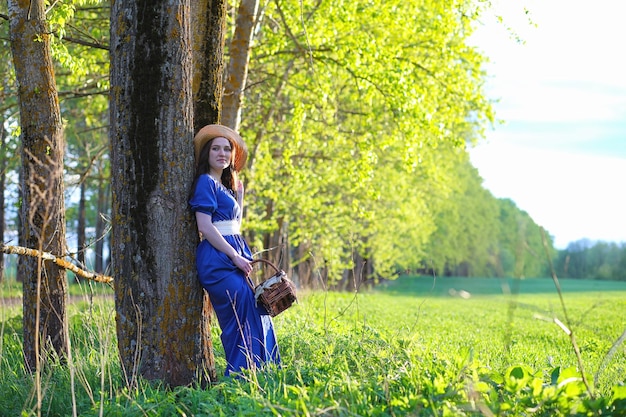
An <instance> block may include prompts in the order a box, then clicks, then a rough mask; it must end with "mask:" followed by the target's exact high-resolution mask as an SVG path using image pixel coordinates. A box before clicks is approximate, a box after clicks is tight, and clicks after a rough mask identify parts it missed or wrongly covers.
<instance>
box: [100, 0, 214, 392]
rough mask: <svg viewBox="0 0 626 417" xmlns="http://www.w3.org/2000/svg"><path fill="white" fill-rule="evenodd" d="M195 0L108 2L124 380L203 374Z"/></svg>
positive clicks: (179, 380)
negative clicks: (195, 181) (194, 194)
mask: <svg viewBox="0 0 626 417" xmlns="http://www.w3.org/2000/svg"><path fill="white" fill-rule="evenodd" d="M189 23H190V3H189V0H183V1H180V2H171V1H166V0H154V1H152V2H146V1H143V0H128V1H124V2H122V1H114V2H112V7H111V48H110V49H111V104H110V105H111V107H110V112H111V113H110V116H111V117H110V119H111V132H110V136H111V177H112V194H113V202H112V203H113V204H112V207H113V209H112V226H113V229H112V242H111V243H112V245H111V246H112V262H111V265H112V273H113V276H114V278H115V301H116V310H117V335H118V345H119V351H120V356H121V360H122V365H123V368H124V372H125V373H126V377H127V382H128V383H129V384H133V383H134V382H135V378H136V377H137V376H138V375H141V376H143V377H145V378H147V379H150V380H155V379H160V380H162V381H164V382H165V383H166V384H168V385H171V386H175V385H186V384H189V383H192V382H194V381H195V380H197V377H199V376H200V377H202V376H206V375H207V374H206V373H205V370H206V369H207V366H209V365H208V364H209V363H210V362H211V361H210V357H209V356H210V355H211V352H209V351H207V350H206V349H203V343H202V341H203V338H206V337H208V335H207V334H206V332H207V330H208V328H207V327H206V326H203V322H202V291H201V287H200V284H199V283H198V280H197V277H196V269H195V248H196V244H197V243H198V233H197V230H196V228H195V223H194V222H193V219H192V216H191V213H190V211H189V210H188V207H187V199H188V195H189V190H190V187H191V181H192V177H193V160H194V157H193V148H192V138H193V133H194V129H193V128H194V126H193V103H192V98H193V95H192V55H191V47H192V42H191V36H190V24H189Z"/></svg>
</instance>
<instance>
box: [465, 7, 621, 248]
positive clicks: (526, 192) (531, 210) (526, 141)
mask: <svg viewBox="0 0 626 417" xmlns="http://www.w3.org/2000/svg"><path fill="white" fill-rule="evenodd" d="M494 4H495V8H494V10H493V11H491V12H489V13H488V14H487V15H485V17H484V19H482V21H481V26H479V27H478V28H477V31H476V33H475V34H474V35H473V36H472V38H471V42H472V43H473V44H475V45H476V46H477V47H478V48H479V49H481V50H482V52H483V53H484V54H485V55H486V56H487V57H488V58H489V63H488V64H487V65H486V66H485V69H486V71H487V73H488V79H487V83H486V88H485V92H486V94H487V96H488V97H489V98H491V99H493V100H497V102H496V103H495V104H494V109H495V111H496V118H497V119H498V120H500V121H501V123H496V124H495V125H494V126H493V127H492V128H490V129H488V130H487V132H486V135H485V138H484V139H482V140H481V141H479V143H478V144H477V145H476V146H475V147H473V148H471V149H470V158H471V160H472V163H473V165H474V166H475V167H476V168H477V169H478V171H479V174H480V175H481V177H482V178H483V180H484V182H483V185H484V186H485V188H487V189H488V190H489V191H491V193H492V194H493V195H494V196H495V197H497V198H510V199H511V200H513V201H514V202H515V204H516V205H517V207H518V208H520V209H521V210H524V211H526V212H527V213H528V214H529V215H530V216H531V217H532V218H533V220H534V221H535V222H536V223H537V224H539V225H540V226H542V227H544V228H545V229H546V231H547V232H548V233H549V234H550V235H551V236H552V237H553V238H554V244H555V247H557V248H559V249H563V248H565V247H567V245H568V244H569V243H571V242H575V241H578V240H581V239H590V240H592V241H606V242H626V192H625V191H626V187H625V186H624V185H623V183H624V182H626V59H625V57H626V56H625V54H624V47H623V43H624V40H626V24H624V22H623V20H624V15H625V12H626V0H594V1H588V0H501V1H500V2H498V1H497V0H495V1H494ZM525 10H526V11H527V12H526V11H525ZM495 16H501V17H502V22H498V20H497V19H496V18H495Z"/></svg>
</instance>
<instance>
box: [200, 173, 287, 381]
mask: <svg viewBox="0 0 626 417" xmlns="http://www.w3.org/2000/svg"><path fill="white" fill-rule="evenodd" d="M189 205H190V207H191V210H192V212H194V213H195V212H197V211H198V212H201V213H205V214H208V215H210V216H211V218H212V221H213V222H214V223H215V222H219V221H224V220H238V221H240V220H241V208H240V207H239V204H238V203H237V201H236V200H235V198H234V197H233V196H232V195H231V193H230V192H229V191H228V190H227V189H226V187H224V186H223V185H221V184H219V183H218V182H216V181H215V180H214V179H213V178H212V177H211V176H209V175H208V174H207V175H202V176H201V177H200V178H198V181H197V183H196V186H195V189H194V193H193V196H192V198H191V200H190V201H189ZM224 239H226V241H227V242H228V243H229V244H230V245H231V246H232V247H233V248H235V249H236V250H237V252H238V253H239V254H240V255H241V256H243V257H245V258H247V259H250V260H252V254H251V252H250V248H249V247H248V244H247V243H246V241H245V240H244V239H243V237H242V236H241V235H239V234H236V235H226V236H224ZM196 267H197V269H198V279H199V280H200V283H201V284H202V286H203V287H204V289H206V291H207V292H208V293H209V298H210V299H211V304H212V305H213V308H214V310H215V313H216V315H217V320H218V322H219V325H220V329H221V330H222V334H221V336H220V338H221V340H222V345H223V346H224V352H225V354H226V363H227V366H226V371H225V375H227V376H228V375H230V374H231V373H233V372H235V373H236V372H239V371H240V370H241V369H248V368H253V367H259V366H261V365H262V364H264V363H267V362H273V363H277V364H278V363H280V355H279V352H278V344H277V342H276V335H275V333H274V326H273V324H272V319H271V317H270V316H269V315H268V314H267V311H266V310H265V309H264V308H263V307H262V306H261V305H260V304H259V305H257V303H256V300H255V299H254V293H253V292H252V289H251V288H250V286H249V285H248V283H247V279H246V277H245V275H244V273H243V271H242V270H240V269H239V268H237V267H236V266H235V264H233V262H232V261H231V260H230V258H229V257H228V256H227V255H226V254H224V253H223V252H221V251H219V250H217V249H215V248H214V247H213V246H212V245H211V244H210V243H209V242H208V241H207V240H202V241H201V242H200V244H199V245H198V248H197V249H196Z"/></svg>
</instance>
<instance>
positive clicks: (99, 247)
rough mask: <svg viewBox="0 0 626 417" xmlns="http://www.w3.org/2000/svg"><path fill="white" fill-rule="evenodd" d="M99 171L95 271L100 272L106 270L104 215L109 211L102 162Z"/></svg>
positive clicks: (99, 164)
mask: <svg viewBox="0 0 626 417" xmlns="http://www.w3.org/2000/svg"><path fill="white" fill-rule="evenodd" d="M98 173H99V175H100V177H99V179H98V202H97V207H98V211H97V216H96V262H95V268H94V269H95V271H96V272H98V273H103V272H104V241H105V236H104V233H105V223H104V219H103V216H104V215H106V214H107V213H108V210H107V208H108V206H109V201H108V192H107V190H106V188H108V186H107V182H106V181H105V180H104V178H103V177H102V162H99V163H98Z"/></svg>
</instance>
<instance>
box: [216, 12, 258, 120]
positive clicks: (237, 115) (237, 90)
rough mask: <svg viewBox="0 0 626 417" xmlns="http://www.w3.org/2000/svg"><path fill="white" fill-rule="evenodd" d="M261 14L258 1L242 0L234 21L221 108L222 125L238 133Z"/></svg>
mask: <svg viewBox="0 0 626 417" xmlns="http://www.w3.org/2000/svg"><path fill="white" fill-rule="evenodd" d="M258 10H259V0H241V3H240V4H239V9H238V11H237V19H236V21H235V33H234V35H233V38H232V40H231V42H230V49H229V53H230V60H229V63H228V71H227V72H226V83H225V85H224V98H223V106H222V109H223V110H222V124H224V125H226V126H229V127H231V128H233V129H234V130H237V131H238V130H239V124H240V123H241V106H242V103H243V98H244V90H245V88H246V81H247V79H248V63H249V62H250V44H251V43H252V38H253V37H254V28H255V24H256V18H257V14H258Z"/></svg>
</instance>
